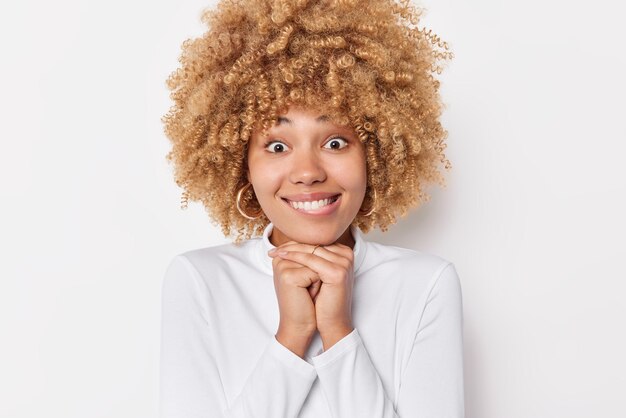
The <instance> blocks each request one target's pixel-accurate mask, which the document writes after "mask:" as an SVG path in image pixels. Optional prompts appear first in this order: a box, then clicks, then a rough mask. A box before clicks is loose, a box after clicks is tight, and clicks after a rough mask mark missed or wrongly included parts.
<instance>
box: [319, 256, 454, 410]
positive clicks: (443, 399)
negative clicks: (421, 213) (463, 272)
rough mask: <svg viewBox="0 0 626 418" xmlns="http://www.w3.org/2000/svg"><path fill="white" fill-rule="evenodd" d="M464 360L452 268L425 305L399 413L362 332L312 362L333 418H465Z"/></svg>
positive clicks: (403, 383) (444, 273) (355, 332)
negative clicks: (362, 338)
mask: <svg viewBox="0 0 626 418" xmlns="http://www.w3.org/2000/svg"><path fill="white" fill-rule="evenodd" d="M462 357H463V348H462V305H461V289H460V284H459V279H458V277H457V275H456V270H455V269H454V266H453V265H452V264H447V265H446V266H445V267H444V268H443V269H442V272H441V274H440V275H439V276H438V279H437V280H436V281H435V283H434V284H433V286H432V289H431V292H430V294H429V297H428V300H427V302H426V306H425V309H424V312H423V315H422V317H421V320H420V322H419V327H418V329H417V334H416V337H415V341H414V342H413V347H412V351H411V355H410V357H409V360H408V363H407V366H406V368H405V370H404V371H403V375H402V378H401V382H400V389H399V393H398V397H397V407H396V408H395V410H394V406H393V403H392V401H391V400H390V399H389V397H388V396H387V394H386V393H385V390H384V387H383V385H382V381H381V379H380V376H379V375H378V373H377V371H376V370H375V368H374V365H373V364H372V362H371V360H370V357H369V355H368V353H367V350H366V348H365V346H364V345H363V341H362V340H361V338H360V336H359V333H358V330H357V329H354V330H353V331H352V332H351V333H350V334H348V335H347V336H346V337H344V338H343V339H342V340H340V341H338V342H337V343H336V344H335V345H333V346H332V347H330V349H329V350H327V351H325V352H324V353H322V354H320V355H319V356H317V357H313V359H312V360H313V364H314V365H315V367H316V370H317V374H318V377H319V379H320V383H321V385H322V387H323V390H324V394H325V396H326V399H327V400H328V403H329V406H330V409H331V411H332V412H333V416H336V417H342V418H343V417H352V416H367V417H376V418H379V417H380V418H400V417H402V418H413V417H424V418H461V417H463V414H464V406H463V405H464V404H463V365H462Z"/></svg>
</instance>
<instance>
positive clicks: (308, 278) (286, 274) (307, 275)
mask: <svg viewBox="0 0 626 418" xmlns="http://www.w3.org/2000/svg"><path fill="white" fill-rule="evenodd" d="M280 277H281V278H282V280H283V281H285V282H287V283H290V284H291V285H293V286H297V287H304V288H308V287H310V286H312V285H314V284H315V283H317V282H320V281H321V280H320V277H319V274H317V273H316V272H315V271H313V270H311V269H309V268H308V267H295V268H288V269H285V270H283V271H281V273H280Z"/></svg>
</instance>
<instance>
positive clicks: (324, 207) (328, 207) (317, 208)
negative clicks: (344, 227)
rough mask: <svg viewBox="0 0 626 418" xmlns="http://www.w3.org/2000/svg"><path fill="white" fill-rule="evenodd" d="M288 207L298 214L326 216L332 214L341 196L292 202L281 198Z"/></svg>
mask: <svg viewBox="0 0 626 418" xmlns="http://www.w3.org/2000/svg"><path fill="white" fill-rule="evenodd" d="M281 199H282V200H283V202H285V203H286V204H287V205H289V207H290V208H291V209H293V210H296V211H298V212H299V213H304V214H310V215H327V214H329V213H332V212H333V211H334V210H335V208H336V207H337V206H338V205H339V201H340V200H341V194H337V195H334V196H330V197H327V198H326V199H319V200H313V201H292V200H289V199H285V198H284V197H283V198H281Z"/></svg>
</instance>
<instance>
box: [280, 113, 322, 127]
mask: <svg viewBox="0 0 626 418" xmlns="http://www.w3.org/2000/svg"><path fill="white" fill-rule="evenodd" d="M329 120H330V117H328V115H322V116H318V117H317V118H315V121H316V122H328V121H329ZM276 121H277V123H276V126H278V125H280V124H281V123H287V124H289V125H293V121H292V120H291V119H289V118H286V117H284V116H279V117H278V118H276Z"/></svg>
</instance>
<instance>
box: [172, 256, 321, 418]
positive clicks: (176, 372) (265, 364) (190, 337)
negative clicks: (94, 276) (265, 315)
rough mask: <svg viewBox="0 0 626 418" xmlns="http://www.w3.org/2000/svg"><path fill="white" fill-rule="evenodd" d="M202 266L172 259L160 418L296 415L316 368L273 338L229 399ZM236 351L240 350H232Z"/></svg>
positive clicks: (311, 383) (181, 259)
mask: <svg viewBox="0 0 626 418" xmlns="http://www.w3.org/2000/svg"><path fill="white" fill-rule="evenodd" d="M199 280H200V278H199V277H198V273H197V271H196V270H195V269H194V267H193V266H192V265H191V263H190V262H189V261H188V260H187V259H186V258H185V257H184V256H182V255H180V256H177V257H175V258H174V260H173V261H172V262H171V263H170V265H169V267H168V269H167V272H166V274H165V277H164V279H163V286H162V323H161V326H162V328H161V357H160V416H161V418H201V417H202V418H205V417H209V416H212V417H230V418H244V417H246V418H247V417H260V418H263V417H267V418H270V417H271V418H274V417H296V416H297V414H298V413H299V411H300V409H301V408H302V405H303V404H304V401H305V399H306V397H307V396H308V393H309V391H310V389H311V386H312V385H313V381H314V380H315V378H316V373H315V369H314V368H313V366H311V365H310V364H309V363H307V362H306V361H305V360H304V359H302V358H300V357H298V356H297V355H296V354H295V353H293V352H291V351H290V350H289V349H287V348H286V347H285V346H283V345H282V344H280V343H279V342H278V341H277V340H276V338H275V336H271V338H268V341H267V343H266V345H265V347H264V349H263V351H262V353H261V354H260V357H259V359H258V361H257V363H256V365H255V367H254V369H253V370H252V371H251V373H250V375H249V376H248V378H247V380H246V382H245V384H244V385H243V388H242V390H241V392H240V393H239V394H238V395H237V397H236V399H235V400H234V401H233V403H232V405H228V401H227V397H226V394H225V392H224V387H223V385H222V381H221V376H220V369H219V367H218V364H217V360H216V358H215V352H214V350H213V349H212V347H213V346H214V344H215V342H216V341H217V340H218V339H219V338H220V336H219V335H214V334H212V332H213V331H212V330H211V328H210V326H209V322H208V321H207V319H208V315H207V312H208V309H207V306H206V301H205V299H204V298H202V297H201V295H202V293H201V287H200V286H199V283H200V282H199ZM233 355H237V354H236V353H233Z"/></svg>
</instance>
